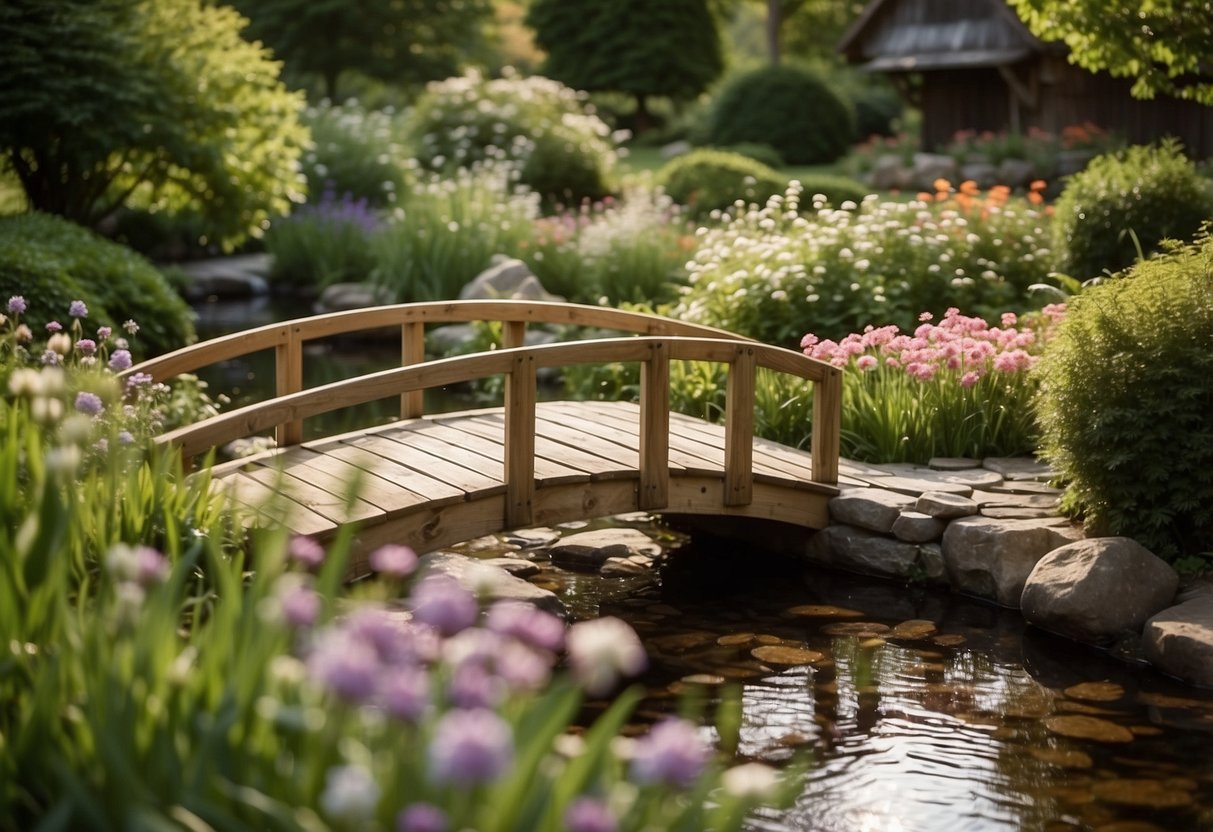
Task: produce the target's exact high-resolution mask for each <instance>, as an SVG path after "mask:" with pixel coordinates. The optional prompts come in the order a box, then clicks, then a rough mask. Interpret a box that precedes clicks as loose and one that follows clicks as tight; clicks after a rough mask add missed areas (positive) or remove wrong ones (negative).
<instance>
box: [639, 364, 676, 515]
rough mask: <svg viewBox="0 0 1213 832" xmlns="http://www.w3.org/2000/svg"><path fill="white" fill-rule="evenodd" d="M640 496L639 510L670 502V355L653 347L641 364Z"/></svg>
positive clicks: (660, 506) (663, 506)
mask: <svg viewBox="0 0 1213 832" xmlns="http://www.w3.org/2000/svg"><path fill="white" fill-rule="evenodd" d="M639 430H640V493H639V494H637V495H636V503H637V505H636V507H637V508H640V509H657V508H665V507H666V506H667V505H669V502H670V351H669V350H668V349H665V344H664V343H663V342H657V343H654V344H653V345H652V346H651V347H650V351H649V358H648V360H647V361H643V362H641V364H640V425H639Z"/></svg>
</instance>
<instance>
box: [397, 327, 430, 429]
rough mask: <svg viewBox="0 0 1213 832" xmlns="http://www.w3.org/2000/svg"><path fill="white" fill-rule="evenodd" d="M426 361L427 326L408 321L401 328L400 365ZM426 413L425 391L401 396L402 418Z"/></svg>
mask: <svg viewBox="0 0 1213 832" xmlns="http://www.w3.org/2000/svg"><path fill="white" fill-rule="evenodd" d="M423 361H425V324H424V323H422V322H421V321H408V322H407V323H404V324H401V326H400V363H401V364H402V365H403V366H405V367H408V366H409V365H412V364H420V363H422V362H423ZM424 413H425V391H424V390H410V391H408V392H407V393H401V394H400V418H401V419H416V418H418V417H420V416H422V415H424Z"/></svg>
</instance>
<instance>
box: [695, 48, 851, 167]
mask: <svg viewBox="0 0 1213 832" xmlns="http://www.w3.org/2000/svg"><path fill="white" fill-rule="evenodd" d="M706 133H707V136H706V138H707V143H708V144H712V145H717V146H728V145H733V144H740V143H743V142H760V143H763V144H769V145H771V146H772V147H773V148H775V149H776V150H777V151H778V152H779V155H780V156H782V157H783V159H784V161H786V162H787V163H788V164H789V165H816V164H825V163H828V162H833V161H834V160H835V159H838V158H841V157H842V156H843V155H845V154H846V152H847V149H848V148H849V147H850V146H851V144H852V143H853V142H854V140H855V115H854V113H853V112H852V111H851V108H850V107H849V106H848V104H847V103H846V102H845V101H844V100H843V99H842V98H840V97H839V96H838V94H837V93H835V92H834V91H833V90H832V89H831V88H830V87H829V86H828V85H827V84H826V83H825V81H823V80H822V79H821V78H819V77H818V76H817V75H816V74H814V73H812V72H810V71H808V70H806V69H800V68H798V67H792V66H769V67H764V68H762V69H757V70H754V71H752V72H747V73H745V74H743V75H738V76H736V77H735V78H733V79H732V80H731V81H729V82H727V83H726V84H725V86H724V88H723V89H722V90H721V91H720V94H719V95H718V96H717V98H716V100H715V101H714V102H713V104H712V109H711V111H710V113H709V114H708V123H707V130H706Z"/></svg>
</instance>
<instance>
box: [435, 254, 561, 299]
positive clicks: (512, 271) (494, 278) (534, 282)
mask: <svg viewBox="0 0 1213 832" xmlns="http://www.w3.org/2000/svg"><path fill="white" fill-rule="evenodd" d="M459 299H460V300H561V298H560V297H558V296H556V295H553V294H551V293H549V292H548V291H547V290H546V289H544V288H543V284H542V283H540V282H539V278H537V277H535V275H534V273H532V272H531V267H530V266H528V265H527V264H526V263H524V262H522V261H521V260H518V259H516V258H513V257H511V258H497V260H496V262H495V263H494V264H493V265H492V266H489V267H488V268H487V269H485V270H484V271H482V272H481V273H480V274H478V275H476V277H474V278H472V280H471V282H469V283H468V284H467V285H466V286H464V287H463V289H462V290H460V292H459Z"/></svg>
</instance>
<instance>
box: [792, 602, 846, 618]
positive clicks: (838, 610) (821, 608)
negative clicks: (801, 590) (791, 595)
mask: <svg viewBox="0 0 1213 832" xmlns="http://www.w3.org/2000/svg"><path fill="white" fill-rule="evenodd" d="M787 614H788V615H792V616H796V617H797V618H863V613H861V612H860V611H859V610H850V609H847V608H846V607H833V606H830V605H829V604H801V605H800V606H798V607H792V608H791V609H789V610H788V611H787Z"/></svg>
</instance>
